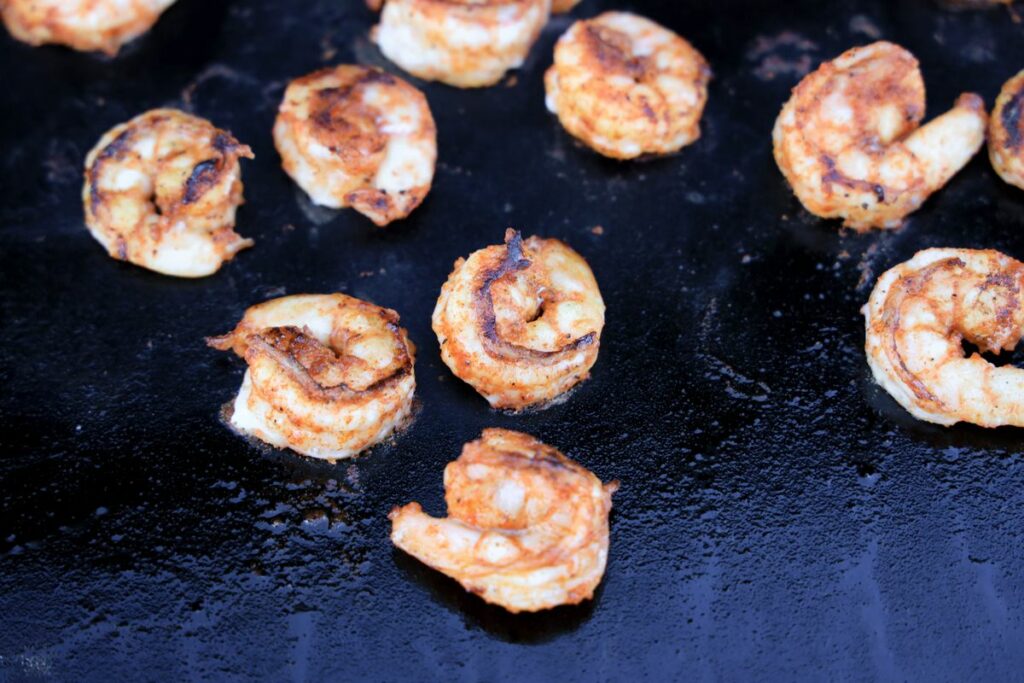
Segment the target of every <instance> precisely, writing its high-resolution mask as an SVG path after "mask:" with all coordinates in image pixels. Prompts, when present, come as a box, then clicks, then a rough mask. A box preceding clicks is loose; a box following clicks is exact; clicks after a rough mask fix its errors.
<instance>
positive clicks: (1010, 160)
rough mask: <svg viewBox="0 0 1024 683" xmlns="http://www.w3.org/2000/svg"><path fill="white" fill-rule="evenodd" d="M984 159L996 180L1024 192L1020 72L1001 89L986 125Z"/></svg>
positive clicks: (1023, 77) (1022, 83) (1023, 106)
mask: <svg viewBox="0 0 1024 683" xmlns="http://www.w3.org/2000/svg"><path fill="white" fill-rule="evenodd" d="M988 156H989V159H991V160H992V166H993V167H994V168H995V169H996V173H998V174H999V177H1000V178H1002V179H1003V180H1005V181H1006V182H1008V183H1010V184H1011V185H1016V186H1017V187H1019V188H1020V189H1022V190H1024V71H1021V72H1020V73H1018V74H1017V75H1016V76H1014V77H1013V78H1011V79H1010V80H1008V81H1007V82H1006V85H1004V86H1003V89H1002V91H1001V92H1000V93H999V97H998V98H996V106H995V107H994V108H993V109H992V118H991V119H990V120H989V126H988Z"/></svg>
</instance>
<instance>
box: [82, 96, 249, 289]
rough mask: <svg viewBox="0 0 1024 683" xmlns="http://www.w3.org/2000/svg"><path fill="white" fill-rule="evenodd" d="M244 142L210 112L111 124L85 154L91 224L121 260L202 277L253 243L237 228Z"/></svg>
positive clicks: (158, 112) (166, 113) (156, 114)
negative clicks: (208, 115) (217, 125)
mask: <svg viewBox="0 0 1024 683" xmlns="http://www.w3.org/2000/svg"><path fill="white" fill-rule="evenodd" d="M239 158H246V159H252V158H253V154H252V150H250V149H249V148H248V147H247V146H246V145H243V144H240V143H239V142H238V140H236V139H235V138H234V137H233V136H232V135H231V133H228V132H227V131H223V130H219V129H217V128H215V127H214V126H213V124H211V123H210V122H209V121H207V120H206V119H201V118H199V117H196V116H192V115H191V114H186V113H185V112H182V111H178V110H176V109H153V110H151V111H148V112H146V113H145V114H142V115H140V116H137V117H135V118H134V119H132V120H131V121H129V122H127V123H122V124H121V125H119V126H115V127H114V128H112V129H111V130H109V131H107V132H106V133H105V134H104V135H103V137H102V138H100V141H99V142H98V143H96V146H95V147H93V148H92V151H90V152H89V154H88V156H87V157H86V160H85V185H84V187H83V188H82V202H83V204H84V207H85V224H86V227H87V228H88V229H89V232H91V233H92V236H93V237H95V238H96V240H97V241H98V242H99V243H100V244H102V245H103V246H104V247H105V248H106V250H107V252H108V253H109V254H110V255H111V256H112V257H113V258H115V259H118V260H121V261H130V262H131V263H134V264H136V265H139V266H142V267H144V268H148V269H150V270H155V271H156V272H158V273H164V274H166V275H176V276H178V277H202V276H204V275H209V274H211V273H213V272H216V271H217V269H218V268H220V266H221V264H222V263H223V262H224V261H228V260H230V259H231V258H233V257H234V255H235V254H236V253H238V252H239V251H240V250H242V249H245V248H246V247H250V246H252V244H253V241H252V240H251V239H246V238H243V237H241V236H240V235H238V234H237V233H236V232H235V231H234V226H235V211H236V210H237V208H238V206H239V205H241V204H242V180H241V169H240V168H239V163H238V160H239Z"/></svg>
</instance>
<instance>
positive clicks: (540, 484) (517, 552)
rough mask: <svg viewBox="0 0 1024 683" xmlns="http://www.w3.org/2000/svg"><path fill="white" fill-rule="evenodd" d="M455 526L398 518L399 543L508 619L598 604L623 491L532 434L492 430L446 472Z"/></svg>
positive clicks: (413, 514) (447, 521)
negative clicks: (614, 511) (616, 500)
mask: <svg viewBox="0 0 1024 683" xmlns="http://www.w3.org/2000/svg"><path fill="white" fill-rule="evenodd" d="M444 488H445V500H446V502H447V503H448V517H446V518H443V519H437V518H435V517H431V516H429V515H427V514H426V513H424V512H423V510H422V508H421V507H420V506H419V504H418V503H409V504H408V505H406V506H404V507H401V508H395V509H394V510H392V511H391V514H390V515H389V516H390V518H391V540H392V541H393V542H394V544H395V545H396V546H398V547H399V548H401V549H402V550H404V551H405V552H407V553H409V554H410V555H413V556H414V557H416V558H417V559H419V560H420V561H421V562H424V563H426V564H428V565H430V566H431V567H433V568H434V569H437V570H438V571H440V572H443V573H444V574H447V575H448V576H450V577H452V578H453V579H455V580H456V581H458V582H459V583H461V584H462V586H463V587H464V588H465V589H466V590H468V591H471V592H473V593H476V594H477V595H479V596H480V597H481V598H483V599H484V600H486V601H487V602H490V603H494V604H497V605H501V606H502V607H504V608H505V609H507V610H509V611H510V612H523V611H526V612H534V611H537V610H542V609H549V608H551V607H557V606H558V605H568V604H576V603H579V602H582V601H583V600H588V599H590V598H592V597H593V595H594V589H595V588H597V585H598V584H599V583H600V582H601V578H602V576H604V570H605V565H606V563H607V559H608V535H609V534H608V515H609V513H610V512H611V507H612V494H613V493H614V492H615V490H616V489H617V488H618V483H617V482H612V483H610V484H604V485H602V484H601V480H600V479H598V478H597V477H596V476H594V475H593V474H592V473H591V472H589V471H588V470H586V469H585V468H583V467H582V466H580V465H579V464H577V463H575V462H573V461H572V460H570V459H569V458H567V457H565V456H564V455H562V454H561V453H560V452H558V451H557V450H556V449H554V448H552V447H551V446H548V445H545V444H543V443H541V442H540V441H538V440H536V439H535V438H533V437H532V436H529V435H527V434H521V433H519V432H513V431H509V430H506V429H485V430H484V432H483V435H482V436H481V437H480V439H478V440H477V441H472V442H470V443H468V444H466V445H465V446H464V447H463V449H462V455H460V456H459V458H458V460H455V461H454V462H451V463H449V464H448V466H447V467H445V470H444Z"/></svg>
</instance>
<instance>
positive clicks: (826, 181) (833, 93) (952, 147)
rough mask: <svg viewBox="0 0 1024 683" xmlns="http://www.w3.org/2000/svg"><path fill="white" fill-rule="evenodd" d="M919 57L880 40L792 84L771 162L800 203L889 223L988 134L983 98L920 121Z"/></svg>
mask: <svg viewBox="0 0 1024 683" xmlns="http://www.w3.org/2000/svg"><path fill="white" fill-rule="evenodd" d="M924 107H925V97H924V81H923V80H922V79H921V71H920V69H919V68H918V63H917V60H916V59H915V58H914V56H913V55H912V54H910V53H909V52H907V51H906V50H904V49H903V48H902V47H900V46H898V45H894V44H892V43H886V42H877V43H873V44H871V45H868V46H866V47H858V48H853V49H852V50H848V51H847V52H844V53H843V54H842V55H840V56H839V57H837V58H836V59H834V60H832V61H830V62H825V63H824V64H822V65H821V66H820V67H819V68H818V70H817V71H815V72H813V73H811V74H809V75H808V76H806V77H805V78H804V79H803V80H802V81H800V83H799V84H798V85H797V86H796V88H794V89H793V95H792V97H790V99H789V101H788V102H786V104H785V106H784V107H783V108H782V112H781V113H780V114H779V117H778V119H777V120H776V122H775V129H774V131H773V133H772V138H773V141H774V147H775V160H776V162H778V165H779V168H780V169H781V170H782V173H783V175H785V176H786V180H788V181H789V184H790V186H791V187H792V188H793V191H794V192H795V193H796V196H797V198H798V199H799V200H800V201H801V203H803V205H804V207H805V208H806V209H807V210H808V211H810V212H811V213H813V214H814V215H816V216H820V217H822V218H842V219H843V220H844V224H845V225H847V226H849V227H851V228H853V229H855V230H858V231H864V230H868V229H870V228H895V227H898V226H899V225H900V224H901V223H902V221H903V219H904V218H905V217H906V216H907V215H908V214H909V213H911V212H913V211H915V210H916V209H917V208H918V207H919V206H920V205H921V204H922V203H923V202H924V200H925V199H927V198H928V196H929V195H931V194H932V193H933V192H935V191H936V190H938V189H939V188H941V187H942V186H943V185H945V184H946V183H947V182H948V181H949V179H950V178H952V177H953V175H954V174H956V172H957V171H959V170H960V169H961V168H963V167H964V165H965V164H967V162H968V161H970V159H971V157H973V156H974V155H975V153H976V152H977V151H978V150H979V149H980V148H981V145H982V144H983V143H984V141H985V126H986V123H987V117H986V115H985V104H984V102H983V101H982V99H981V97H979V96H978V95H975V94H971V93H965V94H963V95H960V97H959V98H958V99H957V101H956V105H955V106H954V107H953V109H951V110H950V111H948V112H946V113H945V114H942V115H941V116H939V117H936V118H935V119H933V120H932V121H930V122H928V123H927V124H925V125H923V126H921V127H918V125H919V124H920V122H921V119H922V118H924Z"/></svg>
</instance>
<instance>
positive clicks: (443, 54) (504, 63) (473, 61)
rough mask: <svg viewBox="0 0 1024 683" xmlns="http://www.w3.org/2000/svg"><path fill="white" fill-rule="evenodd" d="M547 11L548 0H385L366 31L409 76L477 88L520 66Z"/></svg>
mask: <svg viewBox="0 0 1024 683" xmlns="http://www.w3.org/2000/svg"><path fill="white" fill-rule="evenodd" d="M379 4H380V1H379V0H371V6H372V5H379ZM550 15H551V0H386V4H385V5H384V11H383V12H382V13H381V15H380V24H379V25H378V26H376V27H375V28H374V30H373V33H372V34H371V37H372V39H373V41H374V42H375V43H377V45H378V46H379V47H380V51H381V52H383V53H384V56H385V57H387V58H388V59H390V60H391V61H392V62H394V63H395V64H397V65H398V66H400V67H402V68H403V69H404V70H406V71H408V72H409V73H411V74H412V75H413V76H417V77H419V78H423V79H426V80H428V81H441V82H442V83H447V84H448V85H454V86H456V87H459V88H479V87H482V86H487V85H493V84H495V83H497V82H498V81H500V80H501V78H502V76H504V75H505V72H506V71H508V70H509V69H516V68H519V67H520V66H522V64H523V60H525V59H526V55H527V54H529V52H530V48H531V47H532V46H533V44H534V42H536V40H537V36H539V35H540V32H541V29H543V28H544V24H546V23H547V21H548V17H549V16H550Z"/></svg>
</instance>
